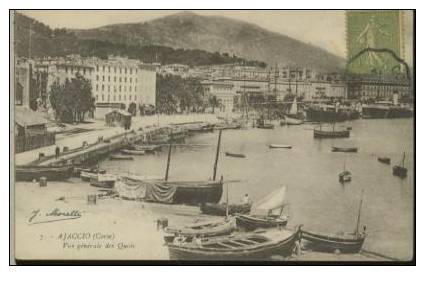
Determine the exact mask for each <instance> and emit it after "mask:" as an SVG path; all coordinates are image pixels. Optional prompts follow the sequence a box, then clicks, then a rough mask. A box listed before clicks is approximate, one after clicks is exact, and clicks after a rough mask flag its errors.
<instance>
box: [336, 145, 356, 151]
mask: <svg viewBox="0 0 425 285" xmlns="http://www.w3.org/2000/svg"><path fill="white" fill-rule="evenodd" d="M357 150H358V149H357V147H337V146H333V147H332V151H333V152H357Z"/></svg>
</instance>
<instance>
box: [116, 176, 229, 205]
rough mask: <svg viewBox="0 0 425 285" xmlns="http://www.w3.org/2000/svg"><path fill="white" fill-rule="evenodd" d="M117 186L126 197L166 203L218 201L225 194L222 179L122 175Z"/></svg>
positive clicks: (196, 203)
mask: <svg viewBox="0 0 425 285" xmlns="http://www.w3.org/2000/svg"><path fill="white" fill-rule="evenodd" d="M116 188H117V192H118V193H119V195H120V196H122V197H124V198H126V199H132V200H133V199H134V200H143V201H147V202H156V203H165V204H185V205H199V204H201V203H218V202H219V201H220V199H221V196H222V194H223V182H222V181H164V180H144V179H134V178H130V177H122V179H121V180H120V181H119V182H117V184H116Z"/></svg>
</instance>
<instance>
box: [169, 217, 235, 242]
mask: <svg viewBox="0 0 425 285" xmlns="http://www.w3.org/2000/svg"><path fill="white" fill-rule="evenodd" d="M235 229H236V222H235V219H234V218H228V219H220V220H214V221H204V222H197V223H192V224H188V225H184V226H182V227H167V228H166V230H165V232H166V233H167V234H168V235H165V236H164V239H165V242H172V241H173V240H174V238H175V237H176V236H180V237H185V238H186V239H185V241H188V242H189V241H191V239H190V237H192V238H193V237H196V236H202V237H213V236H220V235H228V234H230V233H232V232H233V231H234V230H235Z"/></svg>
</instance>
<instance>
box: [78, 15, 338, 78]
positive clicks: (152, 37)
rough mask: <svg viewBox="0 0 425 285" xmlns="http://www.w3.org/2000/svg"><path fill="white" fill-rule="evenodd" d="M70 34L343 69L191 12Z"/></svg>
mask: <svg viewBox="0 0 425 285" xmlns="http://www.w3.org/2000/svg"><path fill="white" fill-rule="evenodd" d="M74 32H75V34H76V35H77V36H78V37H79V38H82V39H96V40H101V41H110V42H112V43H116V44H137V45H141V46H149V45H160V46H168V47H173V48H183V49H199V50H206V51H209V52H220V53H228V54H230V55H233V54H235V55H237V56H239V57H245V58H248V59H253V60H258V61H264V62H266V63H268V64H269V65H274V64H275V63H282V64H288V65H298V66H310V67H314V68H318V69H323V70H337V69H340V68H343V66H344V60H343V59H342V58H340V57H338V56H335V55H333V54H331V53H329V52H327V51H325V50H323V49H321V48H318V47H315V46H313V45H310V44H306V43H303V42H301V41H298V40H296V39H293V38H290V37H288V36H285V35H281V34H278V33H273V32H270V31H267V30H265V29H263V28H261V27H259V26H256V25H253V24H250V23H246V22H242V21H237V20H233V19H229V18H224V17H217V16H200V15H197V14H194V13H191V12H182V13H177V14H174V15H171V16H167V17H163V18H159V19H155V20H152V21H148V22H144V23H132V24H115V25H109V26H104V27H100V28H95V29H88V30H75V31H74Z"/></svg>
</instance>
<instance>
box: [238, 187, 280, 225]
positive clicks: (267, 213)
mask: <svg viewBox="0 0 425 285" xmlns="http://www.w3.org/2000/svg"><path fill="white" fill-rule="evenodd" d="M285 193H286V187H281V188H279V189H277V190H275V191H273V192H272V193H270V194H269V195H267V196H266V197H264V198H263V199H261V200H260V201H258V202H257V203H254V205H253V206H252V209H251V214H250V215H242V214H239V215H236V225H237V226H238V228H243V229H246V230H251V231H252V230H255V229H257V228H272V227H282V226H286V224H287V223H288V216H287V215H284V213H283V210H284V208H285V207H286V205H287V203H285Z"/></svg>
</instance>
